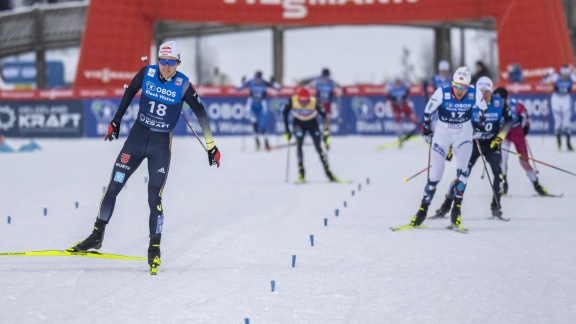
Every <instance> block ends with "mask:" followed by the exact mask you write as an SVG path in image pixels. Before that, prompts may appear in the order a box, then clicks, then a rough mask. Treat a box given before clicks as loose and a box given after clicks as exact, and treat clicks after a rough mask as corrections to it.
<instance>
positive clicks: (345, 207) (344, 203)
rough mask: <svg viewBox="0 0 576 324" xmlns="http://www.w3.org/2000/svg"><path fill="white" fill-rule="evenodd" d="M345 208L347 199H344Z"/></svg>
mask: <svg viewBox="0 0 576 324" xmlns="http://www.w3.org/2000/svg"><path fill="white" fill-rule="evenodd" d="M344 208H346V200H344Z"/></svg>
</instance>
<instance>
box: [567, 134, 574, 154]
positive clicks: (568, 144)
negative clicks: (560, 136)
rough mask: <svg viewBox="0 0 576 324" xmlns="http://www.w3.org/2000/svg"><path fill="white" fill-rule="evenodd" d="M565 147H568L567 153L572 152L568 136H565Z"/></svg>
mask: <svg viewBox="0 0 576 324" xmlns="http://www.w3.org/2000/svg"><path fill="white" fill-rule="evenodd" d="M566 146H567V147H568V151H570V152H572V151H574V149H573V148H572V144H571V143H570V135H566Z"/></svg>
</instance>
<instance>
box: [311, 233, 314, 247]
mask: <svg viewBox="0 0 576 324" xmlns="http://www.w3.org/2000/svg"><path fill="white" fill-rule="evenodd" d="M310 246H314V235H310Z"/></svg>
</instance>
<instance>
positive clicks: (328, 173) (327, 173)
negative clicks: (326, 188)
mask: <svg viewBox="0 0 576 324" xmlns="http://www.w3.org/2000/svg"><path fill="white" fill-rule="evenodd" d="M326 177H328V180H330V182H338V178H336V176H335V175H334V174H332V171H330V169H326Z"/></svg>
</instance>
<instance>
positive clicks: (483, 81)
mask: <svg viewBox="0 0 576 324" xmlns="http://www.w3.org/2000/svg"><path fill="white" fill-rule="evenodd" d="M493 88H494V83H492V80H490V78H489V77H486V76H483V77H481V78H480V79H478V81H476V89H478V90H480V91H486V90H488V91H490V92H492V89H493Z"/></svg>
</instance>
